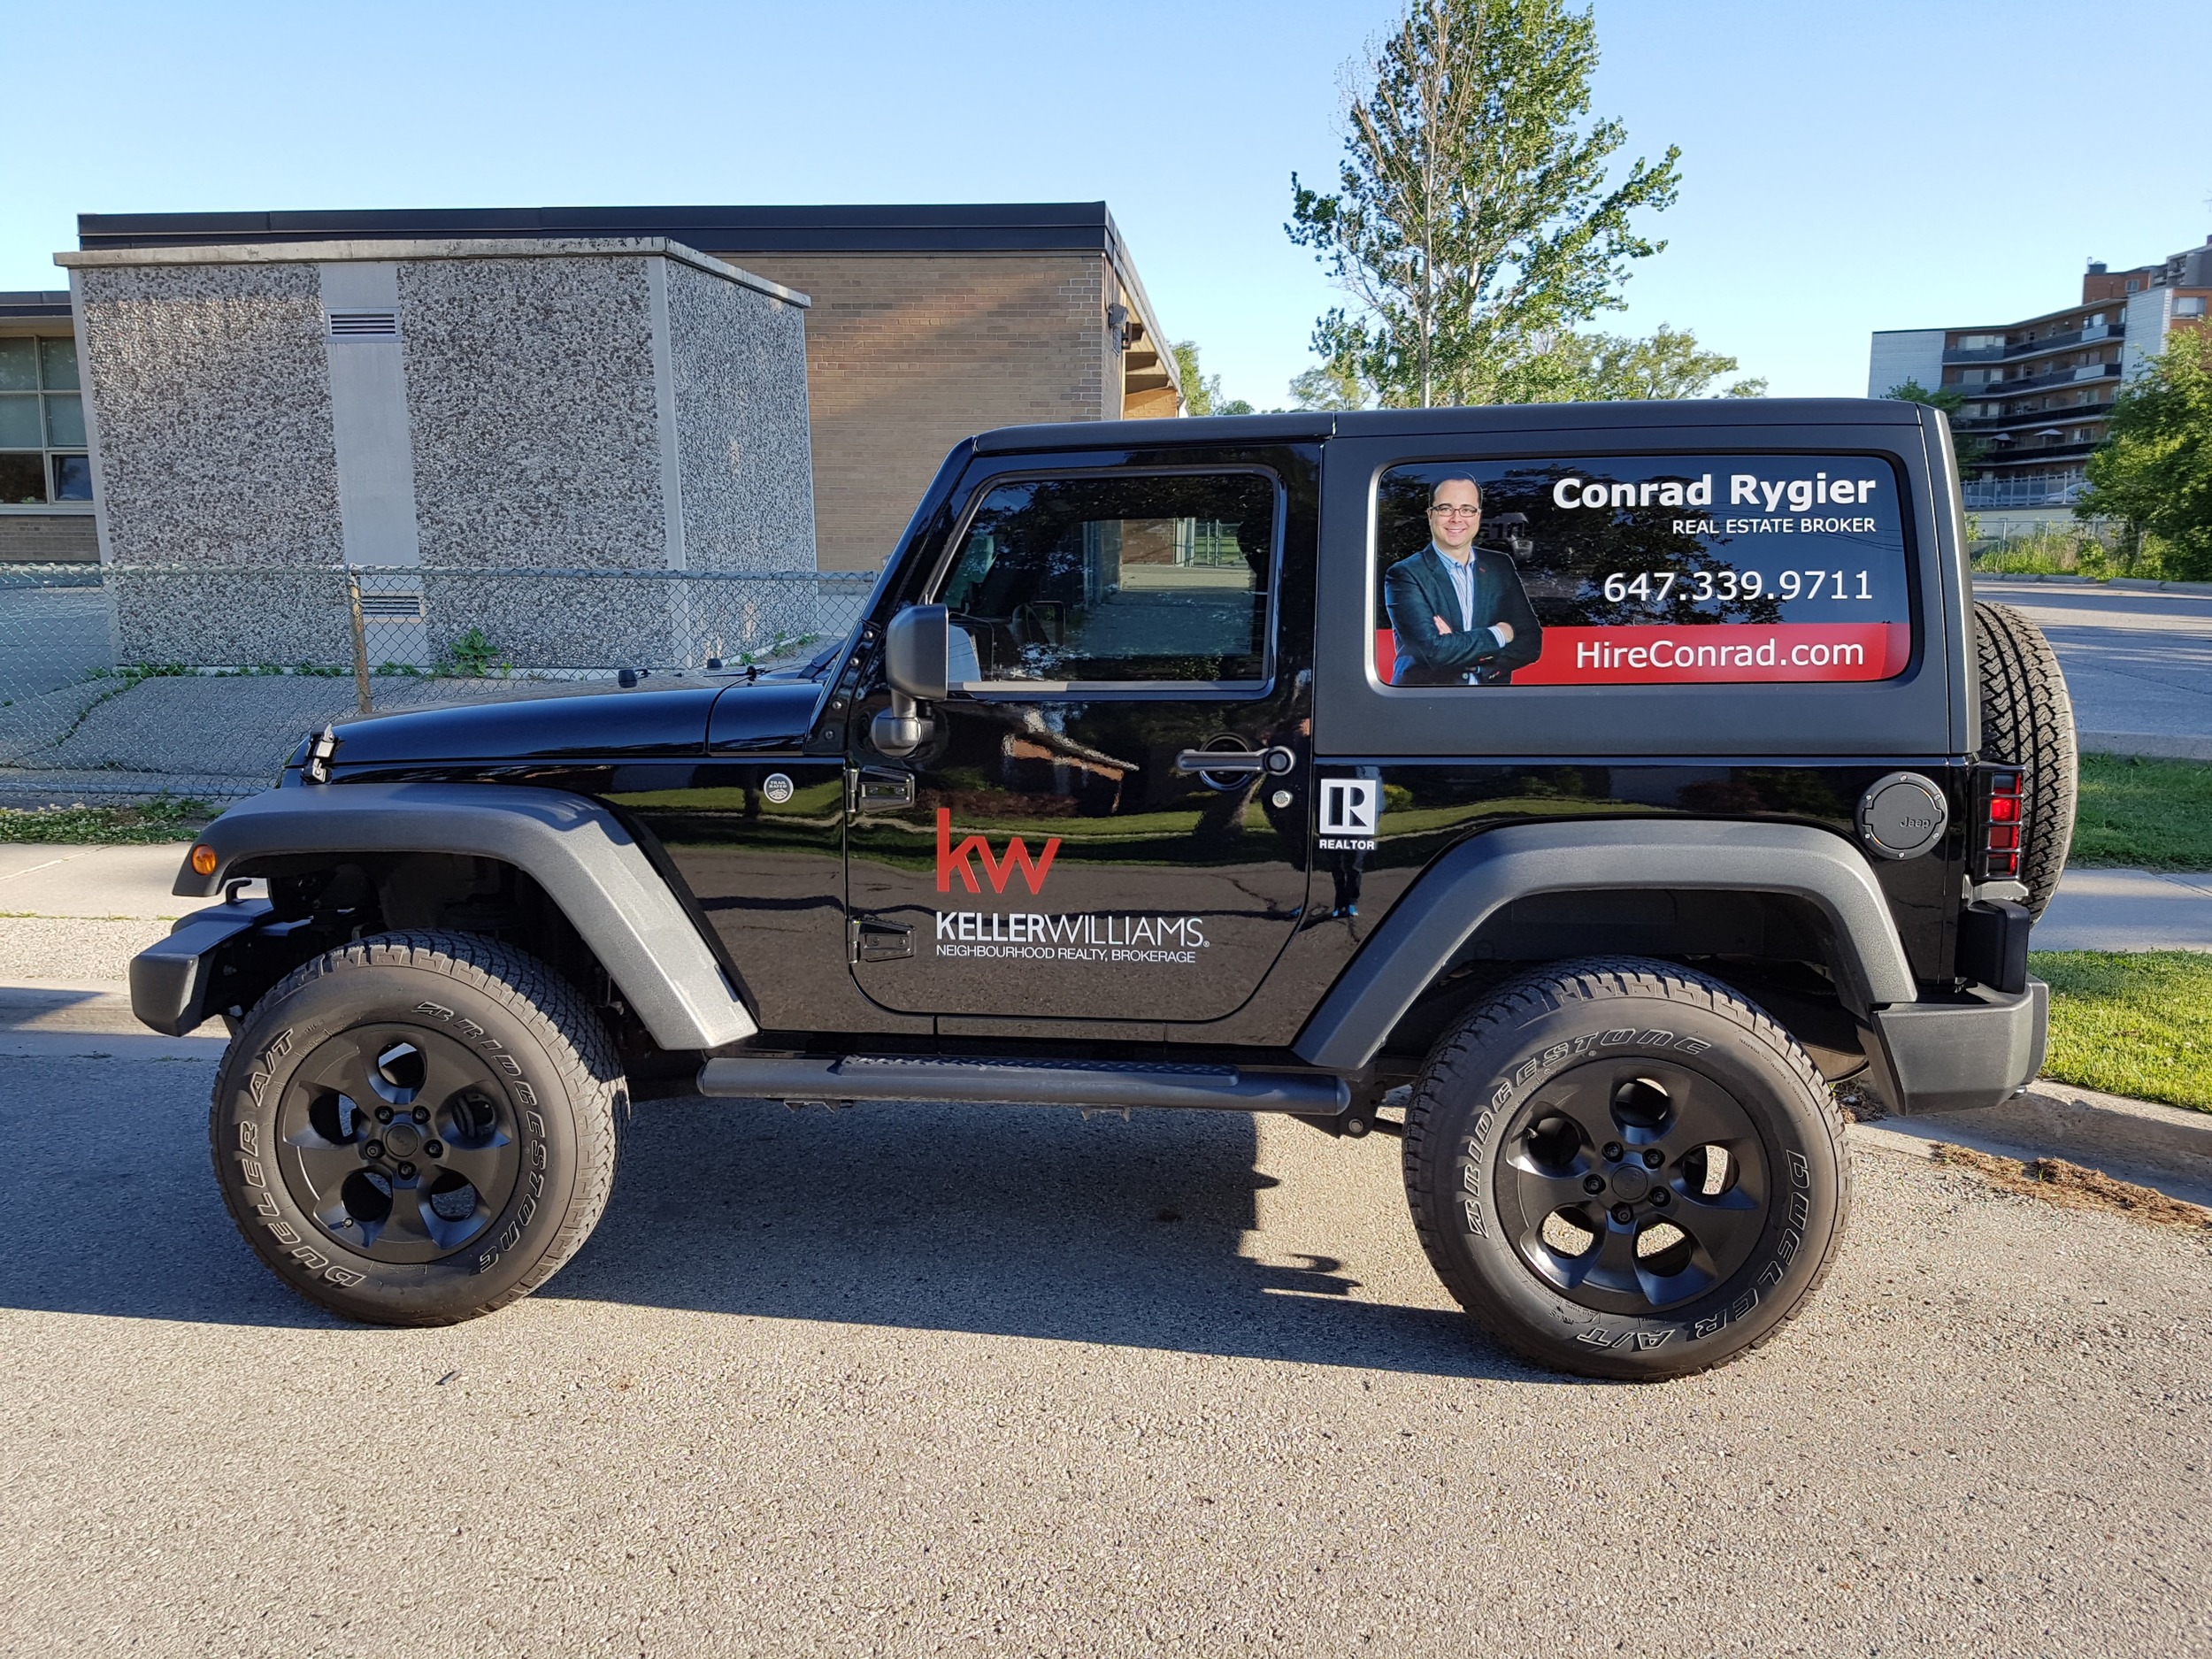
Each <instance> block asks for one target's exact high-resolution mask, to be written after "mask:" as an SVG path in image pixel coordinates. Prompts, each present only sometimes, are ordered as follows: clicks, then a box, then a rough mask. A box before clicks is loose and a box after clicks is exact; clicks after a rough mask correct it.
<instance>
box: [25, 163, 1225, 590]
mask: <svg viewBox="0 0 2212 1659" xmlns="http://www.w3.org/2000/svg"><path fill="white" fill-rule="evenodd" d="M78 231H79V243H80V248H81V250H85V251H94V250H129V249H141V250H151V249H159V248H179V247H210V246H221V245H267V244H272V243H283V242H318V243H326V244H338V243H347V242H410V241H457V240H464V239H470V238H483V239H488V240H496V241H503V242H513V241H518V240H522V239H527V238H543V239H562V240H572V239H590V238H626V239H662V240H664V241H666V242H671V243H674V244H678V245H680V246H681V247H684V248H688V249H692V250H697V251H698V252H700V253H703V254H707V255H710V256H713V257H717V258H720V259H724V260H726V261H728V262H729V263H731V264H733V265H738V266H741V267H742V268H743V269H744V270H747V271H749V272H754V273H758V274H759V275H761V276H764V277H766V278H769V279H771V280H773V281H775V282H778V283H780V284H782V285H784V286H786V287H787V288H793V289H795V290H797V291H798V292H799V293H801V294H803V295H805V296H808V297H809V298H810V300H811V301H812V307H811V309H810V311H808V313H807V317H806V357H807V394H808V403H809V405H810V415H811V423H812V437H813V467H814V502H815V514H816V546H817V556H818V563H819V565H820V566H821V568H823V569H826V570H863V569H868V568H871V567H872V566H874V565H878V564H879V563H880V562H881V561H882V559H883V557H885V555H886V554H887V553H888V552H889V550H890V549H891V547H892V545H893V544H894V542H895V541H896V540H897V538H898V535H899V533H900V532H901V531H902V529H903V528H904V526H905V524H906V520H907V518H908V516H909V515H910V513H911V511H913V507H914V503H915V502H916V501H917V500H918V499H919V497H920V495H921V492H922V489H923V488H924V487H925V486H926V484H927V483H928V481H929V479H930V477H931V475H932V474H933V472H934V471H935V469H936V467H937V465H938V464H939V463H940V462H941V460H942V459H943V457H944V455H945V452H946V450H947V449H949V448H950V447H951V446H952V445H953V444H954V443H955V442H957V441H958V440H959V439H961V438H963V437H964V436H966V435H967V434H970V433H972V432H976V431H979V430H982V429H984V428H986V427H990V426H1007V425H1011V424H1016V423H1019V422H1025V421H1040V420H1098V419H1104V420H1113V419H1121V418H1123V417H1139V416H1148V415H1151V416H1158V415H1174V414H1178V413H1179V412H1180V411H1181V400H1180V394H1179V389H1178V388H1177V385H1176V382H1175V376H1174V373H1173V360H1172V357H1171V354H1169V353H1168V352H1167V351H1166V350H1165V349H1164V341H1165V335H1164V334H1163V333H1162V331H1161V328H1160V326H1159V321H1158V319H1157V318H1156V315H1155V314H1154V312H1153V310H1152V306H1151V302H1150V301H1149V299H1148V298H1147V296H1146V295H1145V292H1144V287H1143V284H1142V282H1141V280H1139V279H1138V276H1137V272H1136V267H1135V265H1134V263H1133V260H1132V258H1131V257H1130V254H1129V251H1128V249H1127V247H1126V246H1125V244H1124V242H1123V241H1122V239H1121V234H1120V232H1119V231H1118V228H1117V227H1116V226H1115V224H1114V221H1113V218H1112V215H1111V214H1110V213H1109V212H1108V211H1107V210H1106V204H1104V203H1102V202H1088V203H1074V204H1042V205H1038V204H1012V205H984V206H920V207H869V206H860V207H689V208H685V207H672V208H518V209H481V210H479V209H441V210H423V211H414V210H393V211H374V212H291V213H260V212H255V213H143V214H103V213H92V214H85V215H82V216H81V218H80V219H79V221H78ZM12 297H14V298H18V299H22V298H25V297H26V296H12ZM43 297H45V298H46V299H48V300H52V299H57V298H61V297H62V296H43ZM4 304H5V301H4V299H0V328H4V327H5V326H8V323H7V319H6V315H5V311H4ZM67 320H68V319H67V308H66V305H63V306H62V307H61V310H60V312H59V314H58V319H51V318H50V319H47V320H46V321H45V322H44V323H43V324H42V326H46V327H49V328H57V327H58V332H59V333H60V334H64V335H65V334H67V332H68V331H67ZM48 506H49V508H50V509H51V511H54V512H63V513H67V514H73V515H75V516H77V517H80V518H81V517H82V516H83V515H84V514H85V512H86V511H87V509H86V508H83V507H78V506H74V505H70V506H66V507H62V506H60V505H58V504H57V503H49V504H48ZM0 511H14V512H16V513H18V514H19V515H23V516H51V515H50V513H42V512H41V511H40V510H39V509H36V508H34V507H33V506H31V505H29V504H25V505H21V506H18V507H16V508H13V509H0ZM4 534H6V530H5V526H4V525H0V535H4ZM0 557H5V555H4V553H0Z"/></svg>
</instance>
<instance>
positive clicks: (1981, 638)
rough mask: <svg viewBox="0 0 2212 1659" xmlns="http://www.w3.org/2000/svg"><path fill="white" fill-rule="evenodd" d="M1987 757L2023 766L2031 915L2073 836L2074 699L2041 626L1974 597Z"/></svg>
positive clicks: (2023, 843)
mask: <svg viewBox="0 0 2212 1659" xmlns="http://www.w3.org/2000/svg"><path fill="white" fill-rule="evenodd" d="M1974 637H1975V657H1976V659H1977V661H1978V665H1979V669H1980V673H1981V694H1982V758H1983V759H1984V760H1994V761H2002V762H2005V763H2006V764H2009V765H2015V766H2018V767H2019V768H2021V770H2022V772H2023V773H2024V776H2023V777H2022V779H2021V783H2020V792H2021V798H2022V810H2021V815H2020V818H2021V835H2020V881H2021V885H2022V886H2024V887H2026V888H2027V890H2028V895H2027V897H2026V898H2025V899H2024V900H2023V901H2021V902H2023V903H2024V904H2025V905H2026V906H2027V907H2028V910H2029V912H2030V913H2031V914H2032V915H2035V916H2041V915H2042V914H2043V907H2044V906H2045V905H2047V904H2048V903H2049V902H2051V895H2052V894H2054V893H2055V892H2057V891H2058V879H2059V877H2060V876H2061V875H2062V873H2064V872H2065V869H2066V854H2067V850H2068V849H2069V848H2070V847H2071V845H2072V844H2073V840H2074V794H2075V789H2076V778H2075V768H2076V764H2077V763H2076V756H2075V748H2074V703H2073V699H2072V698H2070V696H2068V695H2067V692H2066V676H2065V675H2064V674H2062V673H2061V672H2059V667H2058V657H2057V655H2056V654H2055V652H2054V651H2053V650H2052V649H2051V643H2050V641H2048V640H2047V639H2045V638H2044V637H2043V630H2042V629H2040V628H2039V627H2037V626H2035V624H2034V623H2032V622H2031V621H2029V620H2028V619H2027V618H2025V617H2024V616H2022V615H2021V614H2020V613H2019V612H2018V611H2015V610H2014V609H2013V608H2012V607H2011V606H2010V605H1997V604H1991V603H1988V602H1987V601H1985V600H1980V599H1977V600H1976V601H1975V602H1974Z"/></svg>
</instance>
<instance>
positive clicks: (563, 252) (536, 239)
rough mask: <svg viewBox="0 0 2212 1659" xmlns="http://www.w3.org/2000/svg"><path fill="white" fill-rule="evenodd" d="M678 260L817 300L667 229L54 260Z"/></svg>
mask: <svg viewBox="0 0 2212 1659" xmlns="http://www.w3.org/2000/svg"><path fill="white" fill-rule="evenodd" d="M562 257H566V258H572V259H574V258H603V259H639V258H666V259H673V260H675V261H677V262H678V263H679V264H681V265H691V266H694V267H695V268H696V269H698V270H701V271H703V272H705V273H708V274H709V275H710V276H718V277H720V278H722V279H724V280H726V281H730V282H734V283H736V284H738V285H739V286H740V287H741V288H753V289H756V290H757V291H758V292H760V293H763V294H765V295H767V296H770V297H771V298H772V299H779V300H781V301H783V302H784V303H786V304H789V305H795V306H798V307H800V308H801V309H805V308H806V307H808V306H810V305H812V304H813V303H814V302H813V301H812V300H810V298H808V297H807V296H805V295H803V294H802V293H800V292H799V291H798V290H797V289H796V288H786V287H784V285H783V284H782V283H780V282H773V281H771V280H769V279H768V278H766V277H764V276H761V275H758V274H757V273H754V272H751V271H747V270H744V269H742V268H741V267H740V266H738V265H731V264H730V263H729V262H728V261H726V260H723V259H717V258H716V257H714V256H713V255H711V254H703V253H701V252H700V251H699V250H697V249H695V248H687V247H686V246H684V244H683V243H681V242H672V241H670V240H669V239H668V238H667V237H665V236H563V237H549V236H530V237H487V236H460V237H441V238H436V239H433V240H419V241H411V242H208V243H204V244H195V245H191V246H186V247H162V248H82V249H75V248H72V249H64V250H62V251H61V252H59V253H58V254H56V255H55V256H54V263H55V264H56V265H60V266H62V267H63V268H64V269H65V270H85V269H90V268H96V267H113V266H123V265H321V264H325V263H326V262H328V263H335V262H339V261H342V260H393V261H399V260H410V259H412V260H426V259H550V258H562Z"/></svg>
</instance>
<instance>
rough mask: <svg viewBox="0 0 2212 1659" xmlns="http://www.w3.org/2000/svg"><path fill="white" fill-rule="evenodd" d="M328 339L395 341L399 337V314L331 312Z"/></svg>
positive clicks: (386, 312) (391, 312)
mask: <svg viewBox="0 0 2212 1659" xmlns="http://www.w3.org/2000/svg"><path fill="white" fill-rule="evenodd" d="M330 337H331V338H332V339H333V340H396V339H397V338H398V337H399V313H398V312H397V311H332V312H331V313H330Z"/></svg>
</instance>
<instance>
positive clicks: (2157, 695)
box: [1974, 580, 2212, 760]
mask: <svg viewBox="0 0 2212 1659" xmlns="http://www.w3.org/2000/svg"><path fill="white" fill-rule="evenodd" d="M1974 593H1975V597H1976V598H1978V599H1991V600H1994V601H1996V602H1997V603H2000V604H2007V605H2013V606H2016V607H2017V608H2018V609H2019V610H2021V611H2025V612H2026V613H2027V614H2028V615H2029V616H2030V617H2032V618H2034V619H2035V622H2036V624H2037V626H2039V627H2041V628H2042V630H2043V632H2044V634H2045V635H2046V636H2047V638H2048V639H2049V640H2050V641H2051V646H2052V649H2055V651H2057V653H2058V661H2059V666H2060V667H2061V668H2062V670H2063V671H2064V672H2065V675H2066V687H2067V689H2068V690H2069V691H2070V692H2071V693H2072V694H2073V699H2074V719H2075V723H2076V725H2077V726H2079V727H2080V729H2081V732H2082V741H2083V746H2084V747H2085V748H2090V749H2099V748H2102V749H2109V750H2111V751H2112V752H2115V753H2119V754H2161V755H2170V756H2177V757H2185V758H2191V759H2196V760H2212V595H2203V594H2180V593H2157V592H2145V591H2141V590H2137V589H2131V588H2107V587H2104V586H2101V585H2100V584H2098V583H2096V582H2004V581H1990V580H1981V581H1978V582H1977V583H1975V585H1974Z"/></svg>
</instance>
